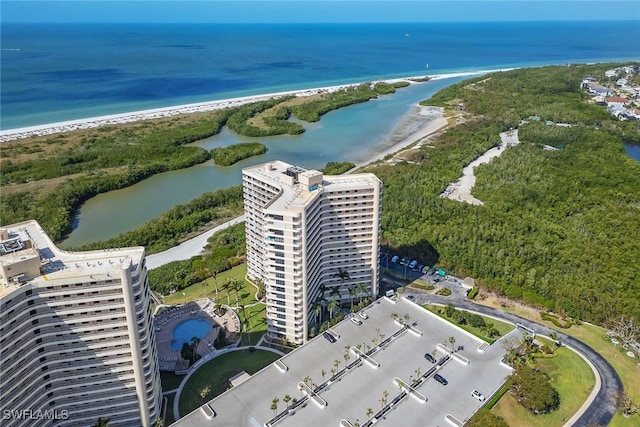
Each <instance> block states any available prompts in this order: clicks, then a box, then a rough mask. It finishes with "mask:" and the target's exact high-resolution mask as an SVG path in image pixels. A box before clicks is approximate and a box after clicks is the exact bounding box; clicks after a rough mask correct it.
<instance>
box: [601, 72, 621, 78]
mask: <svg viewBox="0 0 640 427" xmlns="http://www.w3.org/2000/svg"><path fill="white" fill-rule="evenodd" d="M604 76H605V77H607V78H609V79H611V78H614V77H617V76H618V70H607V71H605V72H604Z"/></svg>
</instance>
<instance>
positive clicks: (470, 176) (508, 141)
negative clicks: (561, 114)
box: [440, 129, 520, 205]
mask: <svg viewBox="0 0 640 427" xmlns="http://www.w3.org/2000/svg"><path fill="white" fill-rule="evenodd" d="M500 139H501V141H502V143H501V144H500V145H498V146H496V147H493V148H490V149H489V150H487V151H486V152H485V153H484V154H483V155H481V156H480V157H478V158H477V159H475V160H474V161H472V162H471V163H469V164H468V165H467V166H465V168H464V169H462V177H461V178H460V179H459V180H458V181H457V182H454V183H451V184H449V185H448V186H447V189H446V190H444V192H443V193H442V194H441V195H440V196H441V197H447V198H449V199H451V200H456V201H459V202H465V203H469V204H471V205H482V204H483V203H482V201H481V200H478V199H476V198H475V197H473V195H472V194H471V190H473V187H474V186H475V185H476V175H475V172H474V169H475V168H476V167H477V166H479V165H481V164H484V163H489V162H490V161H491V160H493V159H494V158H495V157H498V156H499V155H500V154H502V153H503V152H504V150H505V149H506V148H508V147H511V146H514V145H518V144H519V143H520V140H519V139H518V130H517V129H516V130H512V131H509V132H502V133H501V134H500Z"/></svg>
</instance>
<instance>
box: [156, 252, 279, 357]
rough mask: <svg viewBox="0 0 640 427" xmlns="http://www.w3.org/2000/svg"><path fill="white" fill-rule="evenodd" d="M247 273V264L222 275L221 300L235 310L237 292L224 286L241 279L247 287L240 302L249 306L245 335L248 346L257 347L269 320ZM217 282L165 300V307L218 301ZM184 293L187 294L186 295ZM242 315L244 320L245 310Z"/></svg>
mask: <svg viewBox="0 0 640 427" xmlns="http://www.w3.org/2000/svg"><path fill="white" fill-rule="evenodd" d="M246 274H247V265H246V264H241V265H238V266H236V267H234V268H232V269H230V270H227V271H224V272H222V273H220V274H218V277H217V279H216V280H217V285H218V300H219V301H220V303H221V304H229V303H230V305H231V306H232V307H235V305H236V294H235V292H234V291H231V292H227V290H226V289H224V288H223V284H224V283H226V282H227V281H228V280H230V279H235V280H239V281H240V282H241V283H242V284H243V288H242V289H241V290H240V291H239V292H238V301H239V303H240V305H244V306H245V314H246V316H247V320H248V322H249V323H248V326H247V331H246V332H247V333H246V334H244V335H243V339H244V342H243V344H245V345H252V344H257V342H258V341H259V340H260V337H262V335H264V334H265V333H266V332H267V319H266V309H265V305H264V304H262V303H259V302H258V301H256V299H255V296H256V288H255V287H254V286H253V285H252V284H251V283H249V282H248V281H247V280H245V278H244V277H245V275H246ZM216 280H214V279H213V278H210V279H207V280H205V281H203V282H200V283H196V284H195V285H192V286H189V287H188V288H185V289H183V290H182V291H179V292H176V293H175V294H173V295H170V296H168V297H166V298H165V299H164V303H165V304H184V303H185V301H193V300H197V299H199V298H211V299H214V300H215V296H216V291H215V288H216ZM182 292H184V293H185V295H182ZM238 315H239V316H240V318H241V319H242V316H243V315H242V310H238Z"/></svg>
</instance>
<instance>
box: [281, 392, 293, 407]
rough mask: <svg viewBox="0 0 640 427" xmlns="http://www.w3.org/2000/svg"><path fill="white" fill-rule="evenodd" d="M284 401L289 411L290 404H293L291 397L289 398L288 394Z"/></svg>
mask: <svg viewBox="0 0 640 427" xmlns="http://www.w3.org/2000/svg"><path fill="white" fill-rule="evenodd" d="M282 400H283V401H284V403H286V404H287V409H289V402H291V396H289V395H288V394H285V395H284V397H283V398H282Z"/></svg>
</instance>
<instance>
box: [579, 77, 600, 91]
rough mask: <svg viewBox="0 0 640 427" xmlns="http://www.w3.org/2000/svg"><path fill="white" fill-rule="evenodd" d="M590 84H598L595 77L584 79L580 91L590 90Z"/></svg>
mask: <svg viewBox="0 0 640 427" xmlns="http://www.w3.org/2000/svg"><path fill="white" fill-rule="evenodd" d="M589 83H595V84H597V83H598V80H596V79H595V78H593V77H585V78H584V79H582V83H580V89H588V88H589Z"/></svg>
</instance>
